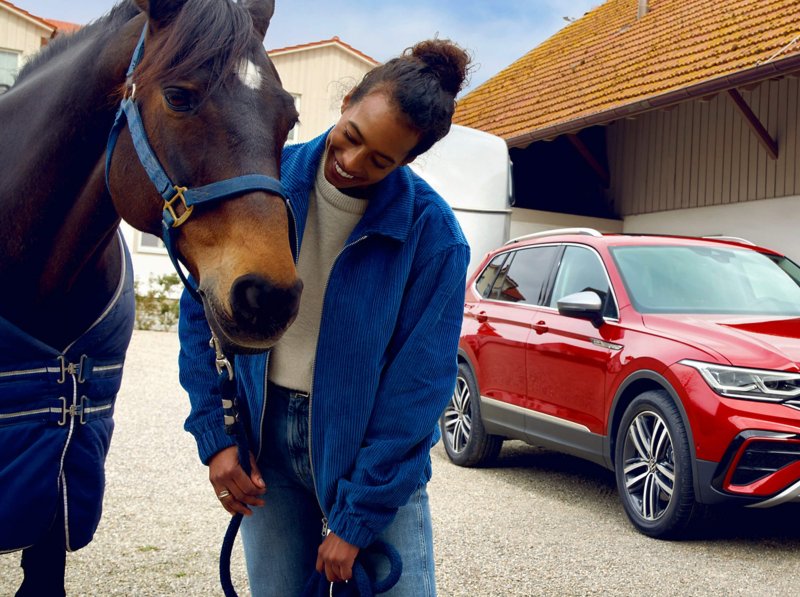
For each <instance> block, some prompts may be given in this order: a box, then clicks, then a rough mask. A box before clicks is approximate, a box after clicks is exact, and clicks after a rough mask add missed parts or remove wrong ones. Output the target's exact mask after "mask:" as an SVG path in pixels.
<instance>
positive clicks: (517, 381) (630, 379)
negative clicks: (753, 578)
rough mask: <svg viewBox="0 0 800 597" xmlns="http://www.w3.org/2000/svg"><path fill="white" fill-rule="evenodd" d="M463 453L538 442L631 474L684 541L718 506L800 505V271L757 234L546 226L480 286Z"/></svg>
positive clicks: (456, 435)
mask: <svg viewBox="0 0 800 597" xmlns="http://www.w3.org/2000/svg"><path fill="white" fill-rule="evenodd" d="M440 425H441V430H442V435H443V438H444V444H445V448H446V450H447V453H448V456H449V457H450V459H451V460H452V461H453V462H455V463H456V464H458V465H461V466H477V465H479V464H484V463H487V462H488V461H490V460H491V459H492V458H494V457H495V456H496V455H497V454H498V452H499V451H500V447H501V445H502V442H503V440H505V439H520V440H523V441H526V442H528V443H531V444H535V445H538V446H545V447H548V448H552V449H555V450H558V451H561V452H566V453H569V454H574V455H576V456H580V457H582V458H586V459H588V460H591V461H593V462H596V463H598V464H601V465H603V466H605V467H608V468H609V469H611V470H613V471H616V478H617V485H618V487H619V493H620V497H621V499H622V503H623V506H624V508H625V511H626V513H627V515H628V517H629V518H630V520H631V521H632V522H633V524H634V525H635V526H636V527H637V528H638V529H639V530H640V531H641V532H643V533H645V534H647V535H650V536H652V537H659V538H677V537H679V536H681V534H682V533H683V532H684V531H685V530H686V529H687V526H688V523H689V521H690V519H691V518H692V516H693V514H695V513H696V512H698V511H699V510H700V509H701V508H703V506H702V505H704V504H717V503H721V502H737V503H740V504H743V505H746V506H749V507H754V508H766V507H770V506H775V505H777V504H781V503H784V502H788V501H798V500H800V268H798V266H797V265H795V264H794V263H793V262H792V261H791V260H789V259H788V258H786V257H785V256H783V255H780V254H778V253H775V252H774V251H770V250H768V249H763V248H759V247H756V246H753V245H752V244H751V243H748V242H747V241H744V240H741V239H731V238H723V237H720V238H717V239H713V240H712V239H694V238H679V237H657V236H626V235H602V234H600V233H598V232H596V231H594V230H589V229H569V230H561V231H550V232H545V233H539V234H533V235H529V236H526V237H522V238H519V239H515V240H513V241H510V242H509V243H507V244H506V245H505V246H504V247H502V248H501V249H498V250H496V251H494V252H492V253H490V254H489V255H487V256H486V258H485V259H484V260H483V262H482V263H481V265H480V266H479V267H478V269H477V270H476V272H475V273H474V274H473V275H472V276H471V277H470V279H469V282H468V284H467V291H466V300H465V303H464V322H463V327H462V330H461V342H460V347H459V373H458V379H457V383H456V390H455V392H454V394H453V398H452V400H451V401H450V404H449V405H448V407H447V409H446V410H445V412H444V414H443V415H442V418H441V421H440Z"/></svg>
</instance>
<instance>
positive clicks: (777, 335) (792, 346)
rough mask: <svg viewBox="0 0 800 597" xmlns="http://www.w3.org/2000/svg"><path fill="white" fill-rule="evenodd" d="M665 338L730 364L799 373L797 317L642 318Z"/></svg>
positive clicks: (679, 316) (717, 316) (694, 316)
mask: <svg viewBox="0 0 800 597" xmlns="http://www.w3.org/2000/svg"><path fill="white" fill-rule="evenodd" d="M642 319H643V322H644V325H645V326H646V327H647V328H649V329H651V330H654V331H658V332H660V333H662V334H664V335H665V336H671V337H674V338H676V339H680V340H681V341H683V342H688V343H690V344H695V345H697V346H698V347H699V348H707V349H711V350H712V351H714V352H716V353H718V354H720V355H722V356H723V357H725V358H726V359H727V360H728V361H729V362H730V363H731V365H735V366H738V367H752V368H757V369H783V370H787V369H788V370H794V371H797V370H800V318H786V317H758V316H740V315H674V314H670V315H661V314H659V315H652V314H648V315H643V316H642Z"/></svg>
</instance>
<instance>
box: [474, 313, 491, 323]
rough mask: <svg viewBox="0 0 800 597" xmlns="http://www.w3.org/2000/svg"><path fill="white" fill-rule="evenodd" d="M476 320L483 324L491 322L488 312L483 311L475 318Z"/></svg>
mask: <svg viewBox="0 0 800 597" xmlns="http://www.w3.org/2000/svg"><path fill="white" fill-rule="evenodd" d="M475 319H477V320H478V321H479V322H481V323H486V322H487V321H489V316H488V315H486V311H481V312H480V313H478V314H477V315H476V316H475Z"/></svg>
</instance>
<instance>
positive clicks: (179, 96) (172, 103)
mask: <svg viewBox="0 0 800 597" xmlns="http://www.w3.org/2000/svg"><path fill="white" fill-rule="evenodd" d="M164 99H165V100H167V104H168V105H169V107H170V108H172V109H173V110H188V109H189V108H191V98H190V97H189V93H188V92H186V91H184V90H183V89H165V90H164Z"/></svg>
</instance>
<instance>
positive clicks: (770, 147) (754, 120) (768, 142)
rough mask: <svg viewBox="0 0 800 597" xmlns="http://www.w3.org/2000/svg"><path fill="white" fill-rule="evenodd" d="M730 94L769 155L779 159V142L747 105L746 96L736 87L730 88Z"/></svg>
mask: <svg viewBox="0 0 800 597" xmlns="http://www.w3.org/2000/svg"><path fill="white" fill-rule="evenodd" d="M728 95H729V96H730V97H731V99H732V100H733V105H734V106H736V109H737V110H739V113H740V114H741V115H742V118H744V121H745V123H746V124H747V126H749V127H750V130H751V131H753V134H754V135H755V136H756V138H757V139H758V141H759V143H761V145H762V146H763V147H764V149H766V150H767V154H768V155H769V157H771V158H772V159H773V160H777V159H778V144H777V143H775V141H774V140H773V139H772V137H771V136H770V134H769V133H768V132H767V129H765V128H764V125H763V124H761V121H760V120H759V119H758V116H756V115H755V114H753V111H752V110H751V109H750V106H749V105H747V102H746V101H744V98H743V97H742V96H741V94H740V93H739V92H738V91H736V90H735V89H729V90H728Z"/></svg>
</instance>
